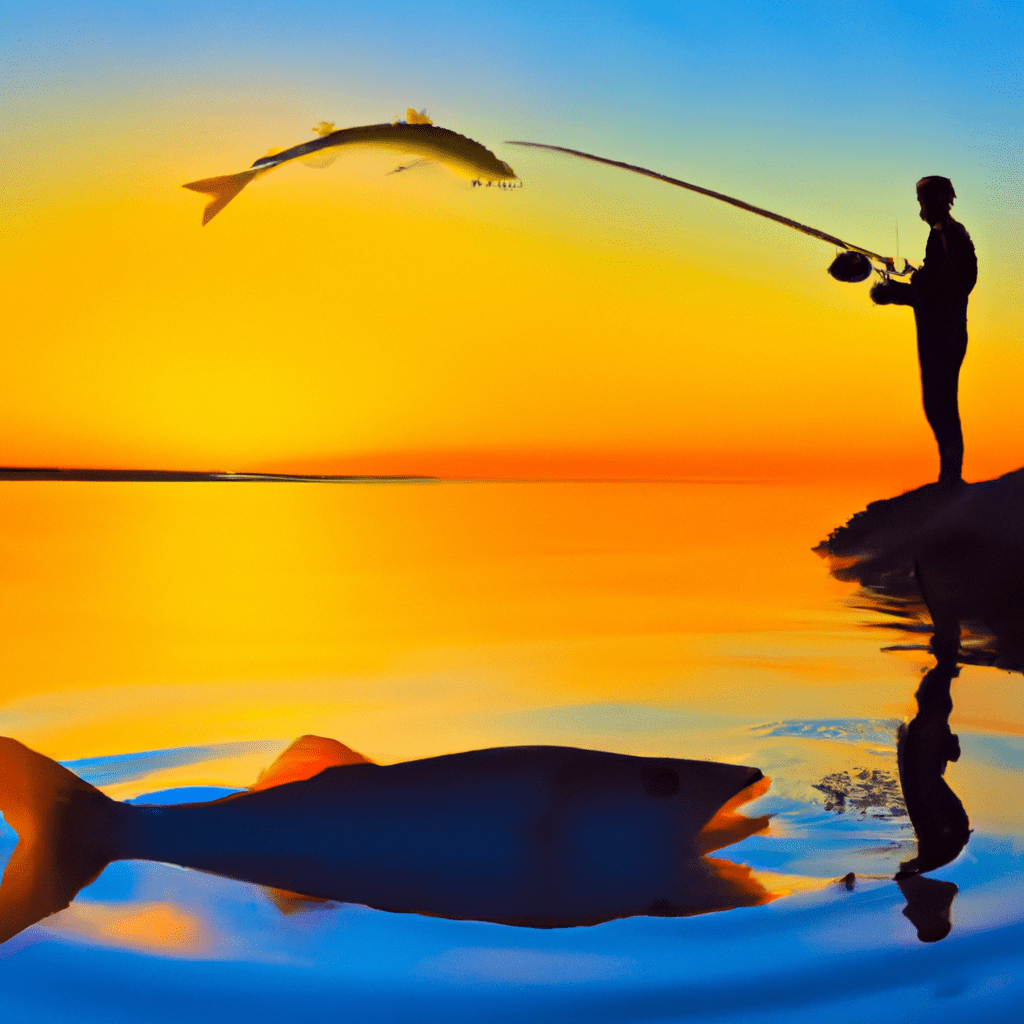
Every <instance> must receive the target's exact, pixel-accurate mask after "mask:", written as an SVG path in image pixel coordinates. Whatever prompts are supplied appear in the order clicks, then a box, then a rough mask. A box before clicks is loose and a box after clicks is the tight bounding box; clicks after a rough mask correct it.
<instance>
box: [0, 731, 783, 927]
mask: <svg viewBox="0 0 1024 1024" xmlns="http://www.w3.org/2000/svg"><path fill="white" fill-rule="evenodd" d="M12 744H14V741H11V740H3V741H0V761H2V762H3V765H5V766H6V765H10V764H11V763H12V761H13V760H14V756H13V755H12V754H11V753H10V751H12V750H13V751H14V754H15V755H17V756H19V757H21V758H22V760H23V761H24V759H25V758H26V757H28V758H29V763H30V767H31V771H32V773H34V776H35V777H36V782H35V783H34V784H33V785H34V791H35V792H36V793H37V794H40V795H41V794H43V793H44V792H45V790H46V785H45V784H44V783H41V782H39V779H40V778H42V777H43V776H44V775H45V774H46V773H47V772H52V774H53V779H54V786H55V787H56V793H55V794H51V797H50V799H49V802H47V800H46V799H45V798H42V797H41V796H40V795H37V797H36V800H37V807H36V809H35V811H34V813H32V814H26V813H23V814H22V820H23V821H25V820H26V818H27V823H28V825H29V828H28V831H29V832H32V827H31V826H32V825H33V823H34V822H36V821H38V820H45V821H53V820H55V819H53V816H52V814H51V813H50V812H49V811H48V810H46V808H47V807H48V806H52V805H53V804H58V805H60V806H69V805H74V806H80V807H84V808H85V810H78V811H76V812H75V813H74V814H73V815H72V816H71V817H70V818H69V817H68V815H67V814H66V813H62V815H61V816H60V820H73V821H74V822H75V823H76V830H77V831H78V834H77V835H76V836H75V837H74V839H75V841H74V843H72V842H71V840H70V837H67V836H63V837H61V836H54V835H51V836H50V839H49V840H48V841H47V842H45V843H44V842H42V841H41V840H40V838H39V833H40V829H39V828H36V829H35V836H36V838H35V843H36V845H37V847H39V848H40V849H43V848H45V849H51V850H52V849H54V848H59V849H61V850H64V851H69V850H70V851H72V852H73V853H74V856H76V857H80V858H81V862H82V864H84V865H85V868H86V869H87V870H88V871H89V872H90V877H92V876H94V875H95V871H96V864H97V863H98V862H99V863H105V862H108V861H111V860H117V859H137V860H153V861H161V862H166V863H172V864H178V865H180V866H182V867H188V868H196V869H199V870H202V871H208V872H213V873H216V874H220V875H225V876H228V877H231V878H237V879H242V880H245V881H249V882H254V883H257V884H259V885H262V886H264V887H268V888H271V889H275V890H287V891H289V892H291V893H299V894H303V895H304V896H310V897H318V898H327V899H333V900H339V901H342V902H349V903H360V904H364V905H366V906H370V907H375V908H377V909H381V910H389V911H400V912H416V913H423V914H430V915H435V916H441V917H449V918H459V919H473V920H486V921H497V922H503V923H508V924H520V925H531V926H538V927H564V926H570V925H581V924H593V923H597V922H599V921H606V920H610V919H612V918H618V917H627V916H631V915H634V914H646V913H652V914H660V915H679V914H694V913H703V912H707V911H711V910H722V909H728V908H731V907H735V906H740V905H752V904H757V903H763V902H767V900H768V899H770V898H771V897H770V895H769V894H768V893H767V891H766V890H765V889H764V888H763V887H762V886H761V884H760V883H759V882H757V881H756V880H755V879H754V878H753V877H752V876H751V875H750V872H749V869H747V868H744V867H741V866H739V865H736V864H732V863H731V862H728V861H721V860H713V859H711V858H708V857H706V856H704V854H706V853H708V852H710V851H711V850H714V849H718V848H720V847H722V846H725V845H728V844H729V843H732V842H735V841H737V840H738V839H740V838H743V837H744V836H746V835H749V834H751V833H752V832H755V831H759V830H761V829H763V828H764V827H765V826H766V824H767V820H766V819H764V818H754V819H752V818H745V817H741V816H739V815H732V814H730V813H729V809H730V808H731V807H733V806H735V804H736V802H737V801H738V802H743V801H744V800H747V799H751V798H752V796H754V795H756V792H757V787H758V786H759V785H760V786H762V787H764V786H766V785H767V783H766V781H765V780H764V777H763V776H762V774H761V772H760V771H758V769H756V768H746V767H742V766H738V765H728V764H718V763H716V762H709V761H685V760H678V759H670V758H643V757H632V756H628V755H623V754H614V753H607V752H603V751H592V750H578V749H576V748H571V747H545V746H539V747H504V748H496V749H492V750H477V751H467V752H465V753H460V754H452V755H447V756H444V757H436V758H428V759H425V760H419V761H409V762H405V763H401V764H395V765H377V764H373V763H369V762H365V761H362V762H353V761H352V760H351V758H347V760H348V763H343V764H338V765H335V766H333V767H328V768H326V769H324V770H322V771H320V772H318V773H317V774H315V775H313V776H312V777H311V778H307V779H301V780H297V781H291V782H285V783H282V784H279V785H273V784H270V785H269V786H267V787H266V788H260V789H258V790H254V791H251V792H247V793H242V794H236V795H233V796H229V797H226V798H224V799H221V800H217V801H213V802H210V803H201V804H181V805H171V806H166V805H162V806H146V805H139V804H133V805H129V804H118V803H115V802H114V801H110V800H107V798H106V797H103V796H102V794H99V793H98V791H96V790H94V789H92V787H88V786H87V784H86V783H84V782H81V780H76V782H75V783H74V785H73V787H72V790H73V791H70V795H69V790H68V784H69V782H68V775H69V774H70V773H66V772H65V771H64V769H60V766H56V765H54V763H53V762H49V761H48V759H46V758H41V757H40V755H38V754H33V753H32V752H31V751H28V750H27V748H24V747H21V746H20V744H18V745H16V746H12ZM5 751H7V752H6V753H5ZM350 753H351V752H350ZM356 756H358V755H356ZM33 759H35V760H33ZM49 766H52V768H51V767H49ZM7 774H8V776H9V777H11V778H13V777H15V775H16V773H15V772H13V771H11V770H10V769H8V773H7ZM282 777H293V776H292V775H289V774H288V772H286V773H285V775H284V776H282ZM265 782H266V780H264V783H265ZM258 785H260V784H258ZM30 788H32V787H30ZM97 798H99V800H97ZM0 801H2V793H0ZM0 807H3V809H4V813H5V815H6V814H7V808H6V807H4V806H3V803H2V802H0ZM723 811H724V812H725V813H724V814H723ZM16 816H17V815H16ZM89 820H92V821H95V822H96V825H95V826H89V825H88V824H87V822H88V821H89ZM12 824H14V827H15V829H16V830H18V823H17V821H14V820H13V819H12ZM43 831H45V830H43ZM52 831H53V829H52V828H51V832H52ZM19 835H21V831H20V830H19ZM76 851H77V852H76ZM83 851H84V852H83ZM15 855H17V850H16V851H15ZM67 856H68V854H67V853H66V852H65V858H66V857H67ZM13 863H14V858H13V857H12V864H13ZM30 865H31V862H30ZM76 871H77V869H75V868H74V867H69V866H68V865H67V864H66V863H65V864H62V865H60V866H59V870H56V872H55V873H56V876H57V877H58V878H59V879H60V882H61V885H60V888H59V896H60V899H61V900H63V902H62V903H60V904H59V905H57V906H52V905H51V906H50V909H49V910H47V911H46V912H47V913H52V912H53V911H54V910H56V909H60V906H61V905H66V904H67V899H68V895H67V893H68V886H69V882H68V879H70V878H71V877H73V876H74V875H75V874H76ZM22 874H24V871H23V872H22ZM36 874H37V875H38V872H36ZM16 882H17V872H15V875H14V876H13V878H12V883H11V884H12V886H14V887H16ZM7 886H8V879H7V877H6V876H5V878H4V882H3V887H0V924H2V918H3V914H4V899H3V896H4V889H5V888H6V887H7ZM43 902H44V903H45V901H43ZM50 902H51V904H52V902H53V897H52V896H51V898H50ZM41 905H42V904H41ZM20 916H21V918H22V919H25V918H26V916H28V917H31V916H32V915H26V914H24V913H23V914H21V915H20ZM38 916H41V915H38ZM38 916H36V919H38ZM22 926H24V925H22ZM6 932H7V929H6V928H2V927H0V938H2V936H3V934H5V933H6Z"/></svg>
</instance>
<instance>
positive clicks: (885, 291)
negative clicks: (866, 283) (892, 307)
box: [871, 281, 895, 306]
mask: <svg viewBox="0 0 1024 1024" xmlns="http://www.w3.org/2000/svg"><path fill="white" fill-rule="evenodd" d="M894 299H895V296H894V295H893V287H892V282H891V281H879V282H878V283H877V284H875V285H872V286H871V301H872V302H873V303H874V304H875V305H876V306H888V305H889V304H890V303H891V302H893V300H894Z"/></svg>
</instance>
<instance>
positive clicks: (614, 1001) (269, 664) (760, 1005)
mask: <svg viewBox="0 0 1024 1024" xmlns="http://www.w3.org/2000/svg"><path fill="white" fill-rule="evenodd" d="M886 496H887V494H884V493H872V492H871V491H870V489H867V488H865V487H863V486H862V487H857V486H849V487H846V488H837V487H834V486H832V487H828V488H825V487H809V486H767V485H740V484H729V485H701V484H690V485H653V484H443V485H344V486H326V485H285V484H240V483H236V484H67V483H62V484H51V483H6V484H0V586H2V590H0V643H2V650H3V665H4V668H3V680H2V683H0V686H2V691H0V692H2V704H0V734H3V735H9V736H13V737H16V738H17V739H19V740H21V741H22V742H24V743H26V744H28V745H29V746H31V747H34V748H35V749H37V750H39V751H41V752H43V753H45V754H48V755H49V756H51V757H55V758H57V759H59V760H61V761H63V762H65V763H68V764H70V766H71V767H72V768H73V769H74V770H75V771H77V772H78V773H79V774H80V775H81V776H82V777H84V778H86V779H87V780H89V781H92V782H94V783H95V784H97V785H99V786H101V787H102V788H103V789H104V791H106V792H107V793H109V794H111V795H112V796H116V797H117V798H119V799H129V798H134V797H138V796H140V795H145V794H154V793H159V794H161V795H160V796H159V797H150V799H165V800H169V801H180V800H188V799H199V798H203V797H206V796H216V795H219V794H221V793H223V792H225V788H238V787H242V786H245V785H246V784H247V783H249V782H252V781H253V780H254V779H255V777H256V775H257V774H258V772H259V770H260V769H261V768H262V767H264V766H266V765H267V764H268V763H269V762H270V761H272V760H273V758H274V757H275V756H276V754H277V753H278V752H279V751H280V750H281V749H283V747H284V746H285V745H286V744H287V743H288V742H289V741H290V740H291V739H293V738H294V737H296V736H298V735H301V734H303V733H316V734H320V735H325V736H333V737H336V738H338V739H340V740H342V741H343V742H345V743H347V744H348V745H350V746H352V747H354V748H355V749H357V750H359V751H361V752H363V753H364V754H366V755H367V756H369V757H371V758H373V759H375V760H377V761H380V762H385V763H389V762H395V761H401V760H407V759H410V758H415V757H424V756H430V755H435V754H442V753H449V752H452V751H457V750H468V749H475V748H481V747H488V746H496V745H508V744H521V743H556V744H566V745H573V746H582V747H590V748H595V749H601V750H611V751H620V752H626V753H636V754H650V755H665V756H674V757H690V758H706V759H714V760H720V761H730V762H735V763H740V764H748V765H756V766H757V767H760V768H761V769H762V770H763V771H764V772H765V773H766V774H767V775H769V776H770V777H771V779H772V787H771V789H770V790H769V792H768V793H767V794H766V795H765V796H763V797H761V798H760V799H759V800H758V801H757V802H756V804H752V805H748V807H746V808H745V809H744V810H745V813H747V814H751V815H753V814H755V813H757V814H771V815H773V817H772V818H771V823H770V825H769V827H768V830H767V832H765V833H762V834H759V835H755V836H752V837H750V838H748V839H746V840H744V841H742V842H741V843H738V844H736V845H733V846H730V847H728V848H727V849H725V850H723V851H721V852H720V853H719V854H717V855H716V856H718V857H723V858H727V859H728V860H731V861H734V862H736V863H738V864H743V865H748V866H750V867H751V868H752V869H753V870H754V872H755V874H756V875H757V876H758V877H759V878H760V879H761V880H762V883H763V884H764V885H765V886H766V887H767V888H768V889H770V890H771V891H772V892H773V893H774V894H776V895H777V896H778V898H777V899H775V900H774V901H773V902H771V903H769V904H767V905H765V906H759V907H753V908H741V909H735V910H730V911H727V912H722V913H715V914H706V915H703V916H697V917H688V918H657V917H636V918H631V919H628V920H622V921H612V922H609V923H606V924H602V925H598V926H594V927H588V928H571V929H560V930H533V929H520V928H513V927H508V926H502V925H496V924H487V923H480V922H466V921H449V920H444V919H438V918H429V917H422V916H417V915H396V914H388V913H384V912H380V911H374V910H369V909H366V908H363V907H359V906H353V905H337V904H326V905H324V904H321V905H317V906H313V907H310V908H306V909H304V910H301V909H300V910H299V911H298V912H291V913H284V912H283V911H282V910H281V909H279V907H278V906H277V905H276V904H275V903H274V902H273V901H272V900H271V899H270V898H269V897H268V895H267V894H266V893H265V892H264V891H263V890H261V889H259V888H258V887H255V886H251V885H247V884H244V883H239V882H234V881H230V880H227V879H222V878H218V877H214V876H209V875H203V874H200V873H196V872H191V871H185V870H182V869H179V868H175V867H171V866H168V865H162V864H150V863H137V862H120V863H116V864H113V865H111V866H109V867H108V868H107V869H106V870H105V871H104V872H103V874H102V875H101V876H100V877H99V878H98V879H97V880H96V881H95V882H94V883H93V884H92V885H90V886H89V887H88V888H86V889H84V890H83V891H82V892H81V894H80V895H79V897H78V898H77V899H76V901H75V902H74V903H73V904H72V906H71V907H70V908H69V909H68V910H66V911H63V912H61V913H60V914H58V915H55V916H54V917H52V918H49V919H47V920H46V921H45V922H43V923H41V924H39V925H36V926H34V927H32V928H30V929H28V930H27V931H25V932H23V933H22V934H21V935H19V936H18V937H16V938H15V939H13V940H11V941H10V942H9V943H7V944H6V945H5V946H3V947H0V1008H2V1010H3V1011H4V1013H5V1015H6V1019H11V1020H33V1021H50V1020H52V1021H74V1022H76V1024H77V1022H83V1021H92V1020H97V1021H99V1020H103V1021H120V1020H124V1021H162V1020H189V1021H203V1020H210V1021H213V1020H218V1021H221V1020H225V1019H228V1020H230V1019H246V1020H253V1021H264V1020H266V1021H269V1020H277V1019H279V1018H280V1017H281V1016H282V1015H284V1014H294V1013H295V1012H296V1011H297V1010H301V1012H302V1013H303V1014H309V1013H313V1014H318V1013H321V1012H324V1013H329V1014H330V1015H331V1018H330V1019H334V1017H335V1016H337V1015H339V1014H342V1013H343V1014H344V1015H345V1016H346V1017H358V1018H359V1019H361V1020H367V1021H377V1020H380V1021H390V1020H397V1019H412V1020H435V1019H436V1020H451V1019H466V1020H477V1019H484V1018H487V1019H495V1020H505V1019H509V1020H511V1019H517V1020H518V1019H521V1018H522V1017H523V1016H524V1014H529V1015H531V1016H532V1017H533V1018H534V1019H539V1020H601V1019H609V1020H646V1019H654V1018H658V1019H663V1020H674V1019H680V1020H682V1019H688V1018H690V1017H700V1018H701V1019H705V1020H728V1021H741V1020H751V1021H753V1020H758V1021H761V1020H766V1019H779V1020H783V1019H784V1020H786V1021H804V1020H807V1021H812V1020H813V1021H819V1020H820V1019H822V1017H823V1016H827V1017H828V1018H829V1019H834V1020H849V1021H861V1020H864V1019H867V1018H868V1017H870V1016H876V1017H878V1018H880V1019H885V1020H891V1021H921V1020H935V1021H946V1020H950V1021H952V1020H958V1021H959V1020H962V1019H964V1018H965V1017H967V1016H972V1017H973V1016H985V1017H986V1018H987V1019H989V1020H1009V1019H1015V1008H1016V1007H1019V1005H1021V1002H1022V1000H1024V979H1022V978H1021V976H1020V972H1019V970H1018V968H1019V965H1020V961H1021V956H1022V953H1024V894H1022V891H1021V885H1020V882H1021V880H1022V868H1024V859H1022V858H1024V810H1022V802H1021V801H1020V798H1019V792H1020V784H1021V781H1022V778H1024V774H1022V773H1024V699H1022V696H1021V694H1022V689H1021V685H1020V683H1021V679H1020V676H1019V675H1018V674H1011V673H1008V672H1002V671H999V670H997V669H995V668H986V667H979V666H967V667H965V668H963V670H962V672H961V674H960V676H959V678H957V679H955V680H954V681H953V684H952V698H953V703H954V710H953V713H952V717H951V719H950V726H951V727H952V729H953V731H954V732H955V733H957V734H958V735H959V739H960V747H961V751H962V754H961V757H960V759H959V760H958V761H957V762H956V763H954V764H950V766H949V768H948V771H947V772H946V780H947V782H948V783H949V785H950V786H951V787H952V789H953V790H954V791H955V793H956V794H957V796H958V797H959V798H960V800H961V801H962V803H963V805H964V807H965V808H966V811H967V813H968V815H969V817H970V824H971V827H972V828H973V833H972V834H971V837H970V841H969V843H968V845H967V847H966V849H965V850H964V852H963V853H962V854H961V855H960V856H959V857H958V858H957V859H956V860H955V861H954V862H953V863H951V864H948V865H946V866H945V867H942V868H940V869H938V870H937V871H934V872H932V873H931V874H930V875H929V878H932V879H936V880H938V882H939V883H947V884H946V885H933V886H932V887H931V888H928V887H926V889H927V891H925V892H923V893H922V892H921V891H916V892H915V891H911V892H910V894H909V896H908V895H907V894H906V893H905V892H904V891H902V890H901V888H900V887H899V886H898V885H897V884H896V883H895V882H894V881H892V876H893V875H894V874H895V873H896V871H897V870H898V868H899V865H900V862H901V861H904V860H906V859H908V858H909V857H911V856H913V855H914V852H915V834H914V830H913V828H912V827H911V825H910V822H909V819H908V817H907V814H906V810H905V807H904V805H903V801H902V797H901V793H900V787H899V781H898V773H897V765H896V731H897V728H898V726H899V724H900V723H901V722H903V721H904V720H905V719H907V718H909V717H910V716H911V715H913V714H914V712H915V710H916V704H915V699H914V693H915V690H916V689H917V687H918V685H919V684H920V682H921V678H922V674H923V672H924V671H925V670H927V669H929V668H931V667H932V666H933V665H934V664H935V662H934V659H933V658H932V657H931V656H930V655H929V654H928V653H927V651H926V650H924V649H922V644H923V643H924V642H926V641H927V634H926V633H921V632H918V631H915V629H914V628H913V627H914V625H915V623H914V622H913V621H910V622H907V621H904V620H900V619H898V618H896V617H893V616H887V615H886V614H885V613H883V612H882V611H880V610H877V609H876V608H874V607H872V602H871V601H870V600H866V599H865V596H864V595H863V594H860V593H859V592H858V591H857V588H856V587H855V586H854V585H853V584H849V583H842V582H839V581H837V580H835V579H833V578H832V577H831V576H830V575H829V574H828V567H827V566H826V564H825V563H824V562H823V561H822V560H821V559H820V558H818V557H817V556H816V555H815V554H814V553H813V552H812V551H811V548H812V547H813V546H814V545H815V544H816V543H817V542H818V541H820V540H821V539H822V538H824V537H825V536H826V535H827V534H828V533H829V531H830V530H831V529H832V528H833V527H835V526H837V525H840V524H841V523H842V522H844V521H845V520H846V519H848V518H849V517H850V516H851V515H852V514H853V513H854V512H856V511H858V510H859V509H861V508H863V507H864V506H865V505H866V504H867V503H868V502H869V501H871V500H873V499H875V498H880V497H886ZM908 625H909V626H910V627H911V628H910V629H907V628H905V627H906V626H908ZM894 627H897V628H894ZM892 647H898V648H900V649H899V650H888V651H883V650H882V649H883V648H892ZM197 787H203V788H201V789H198V788H197ZM0 829H2V830H3V831H2V832H0V858H2V861H6V858H7V857H8V856H9V853H10V851H11V849H12V848H13V845H14V842H15V836H14V833H13V831H12V830H11V829H10V828H9V827H7V826H6V825H0ZM851 872H853V873H855V876H856V877H855V878H853V879H850V878H849V874H850V873H851ZM948 883H953V884H952V885H949V884H948ZM954 886H955V888H954ZM906 888H907V886H904V889H906ZM911 889H912V887H911ZM908 899H909V900H910V901H911V903H913V904H914V906H915V907H916V908H917V909H916V910H914V909H912V911H911V912H912V915H916V916H915V923H912V922H911V920H910V919H909V918H908V916H906V915H905V914H904V910H905V909H906V908H907V907H908ZM922 908H923V909H922ZM288 909H290V910H295V908H288ZM943 918H948V919H949V920H950V921H951V923H952V928H951V930H950V931H949V933H948V935H946V936H945V937H944V938H942V939H941V941H935V942H922V941H920V940H919V938H918V927H923V928H924V931H925V932H926V933H927V931H928V926H929V925H928V922H931V925H932V929H933V932H934V922H935V920H937V919H943ZM922 920H923V921H924V922H925V924H924V925H923V926H922V925H921V921H922ZM940 930H941V929H940Z"/></svg>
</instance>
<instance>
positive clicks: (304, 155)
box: [182, 107, 522, 224]
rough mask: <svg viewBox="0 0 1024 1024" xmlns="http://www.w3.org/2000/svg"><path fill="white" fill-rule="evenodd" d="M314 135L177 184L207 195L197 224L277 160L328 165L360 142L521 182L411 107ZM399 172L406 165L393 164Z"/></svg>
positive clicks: (494, 180)
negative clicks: (386, 120)
mask: <svg viewBox="0 0 1024 1024" xmlns="http://www.w3.org/2000/svg"><path fill="white" fill-rule="evenodd" d="M313 131H314V132H316V134H317V136H318V138H315V139H313V140H312V141H311V142H302V143H299V145H297V146H291V147H290V148H288V149H282V150H271V151H270V152H269V153H267V155H266V156H261V157H260V158H259V159H258V160H256V161H255V162H254V163H253V165H252V166H251V167H249V168H247V169H246V170H244V171H238V172H237V173H236V174H221V175H218V176H216V177H213V178H200V179H199V181H190V182H188V183H187V184H185V185H183V186H182V187H183V188H189V189H192V191H193V192H202V193H204V194H205V195H208V196H212V198H211V200H210V202H209V203H207V205H206V209H205V210H203V224H208V223H209V222H210V221H211V220H212V219H213V218H214V217H216V216H217V214H218V213H220V211H221V210H223V209H224V207H225V206H227V205H228V203H230V202H231V200H232V199H234V198H235V196H237V195H238V193H239V192H241V191H242V189H243V188H245V186H246V185H248V184H249V182H250V181H254V180H255V179H256V178H258V177H260V176H261V175H263V174H266V173H267V172H268V171H272V170H274V168H275V167H280V166H281V165H282V164H286V163H290V162H291V161H292V160H298V161H299V162H300V163H304V164H306V165H307V166H308V167H317V168H324V167H329V166H330V165H331V164H332V163H334V161H335V160H336V159H337V157H338V154H339V153H340V152H341V150H342V149H344V148H345V147H346V146H366V147H371V148H376V149H390V150H397V151H398V152H401V153H410V154H413V155H415V156H418V157H420V158H421V159H422V160H423V161H434V162H436V163H439V164H444V166H445V167H447V168H448V169H449V170H451V171H453V172H454V173H455V174H457V175H459V176H460V177H462V178H468V179H469V180H470V181H472V182H473V184H474V185H498V186H499V187H501V188H514V187H517V186H519V185H521V184H522V182H520V180H519V178H518V177H517V176H516V173H515V171H513V170H512V168H511V167H509V165H508V164H507V163H505V162H504V161H503V160H499V159H498V158H497V157H496V156H495V155H494V154H493V153H492V152H491V151H490V150H489V149H487V148H486V147H485V146H482V145H480V143H479V142H474V141H473V139H467V138H466V136H465V135H459V134H458V133H457V132H453V131H450V130H449V129H447V128H439V127H438V126H437V125H435V124H434V123H433V121H431V120H430V118H429V117H427V116H426V114H423V113H418V112H417V111H415V110H413V109H412V108H411V107H410V108H409V109H408V110H407V111H406V119H405V120H404V121H401V120H398V119H396V120H394V121H393V122H392V123H391V124H369V125H362V126H361V127H358V128H338V129H335V127H334V124H333V123H332V122H329V121H321V122H320V123H319V124H318V125H317V126H316V127H315V128H314V129H313ZM398 169H399V170H405V169H406V168H398Z"/></svg>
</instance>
